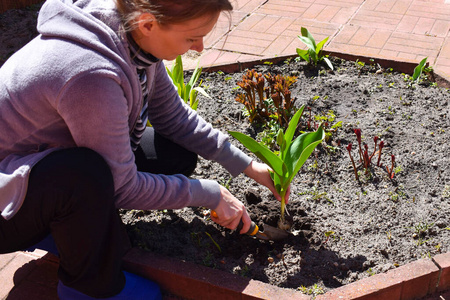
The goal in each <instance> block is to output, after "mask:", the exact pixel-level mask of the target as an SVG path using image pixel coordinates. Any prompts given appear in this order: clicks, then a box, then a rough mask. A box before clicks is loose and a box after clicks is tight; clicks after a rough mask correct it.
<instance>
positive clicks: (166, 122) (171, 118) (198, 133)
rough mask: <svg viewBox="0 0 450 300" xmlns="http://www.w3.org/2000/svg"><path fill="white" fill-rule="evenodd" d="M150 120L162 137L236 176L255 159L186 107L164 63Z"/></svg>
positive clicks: (158, 69) (158, 74)
mask: <svg viewBox="0 0 450 300" xmlns="http://www.w3.org/2000/svg"><path fill="white" fill-rule="evenodd" d="M153 86H154V88H153V93H152V97H151V100H150V102H149V119H150V123H151V124H152V126H153V127H154V128H155V130H156V131H158V133H159V134H161V135H164V136H165V137H166V138H168V139H170V140H172V141H174V142H176V143H178V144H180V145H182V146H183V147H185V148H186V149H188V150H190V151H192V152H195V153H197V154H199V155H201V156H202V157H204V158H206V159H209V160H214V161H216V162H218V163H220V164H221V165H222V166H223V167H224V168H225V169H226V170H227V171H228V172H230V174H231V175H232V176H237V175H239V174H240V173H241V172H242V171H243V170H244V169H245V168H246V167H247V166H248V165H249V164H250V162H251V158H250V157H249V156H248V155H246V154H245V153H243V152H242V151H241V150H239V149H238V148H237V147H235V146H233V145H232V144H231V143H230V142H229V140H228V136H227V135H225V134H223V133H222V132H220V131H219V130H217V129H214V128H213V127H212V125H211V124H210V123H208V122H206V121H205V120H204V119H203V118H202V117H201V116H199V115H198V114H197V112H196V111H194V110H192V109H191V108H190V107H189V106H188V105H186V104H185V103H184V102H183V101H182V100H181V99H180V97H179V96H178V93H177V91H176V89H175V87H174V85H173V83H172V81H171V80H170V78H169V76H168V75H167V72H166V71H165V67H164V64H163V63H162V62H161V63H159V66H158V68H157V70H156V76H154V83H153Z"/></svg>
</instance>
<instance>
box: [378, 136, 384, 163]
mask: <svg viewBox="0 0 450 300" xmlns="http://www.w3.org/2000/svg"><path fill="white" fill-rule="evenodd" d="M378 147H379V152H378V161H377V166H378V167H379V166H380V160H381V150H382V149H383V147H384V141H381V142H380V145H378Z"/></svg>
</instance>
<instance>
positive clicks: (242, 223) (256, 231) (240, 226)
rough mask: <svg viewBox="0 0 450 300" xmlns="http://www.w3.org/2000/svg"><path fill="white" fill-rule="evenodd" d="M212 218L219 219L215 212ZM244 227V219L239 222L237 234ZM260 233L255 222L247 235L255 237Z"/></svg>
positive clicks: (212, 213)
mask: <svg viewBox="0 0 450 300" xmlns="http://www.w3.org/2000/svg"><path fill="white" fill-rule="evenodd" d="M211 216H213V217H214V218H218V217H219V216H218V215H217V213H216V212H215V211H214V210H211ZM242 226H244V222H242V219H241V220H240V221H239V225H238V227H237V228H236V231H237V232H239V231H241V229H242ZM258 231H259V227H258V225H256V224H255V222H253V221H252V224H251V225H250V228H249V230H248V231H247V232H246V233H245V234H247V235H255V234H257V233H258Z"/></svg>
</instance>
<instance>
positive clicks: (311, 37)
mask: <svg viewBox="0 0 450 300" xmlns="http://www.w3.org/2000/svg"><path fill="white" fill-rule="evenodd" d="M300 32H301V33H302V36H304V37H306V38H307V39H308V40H309V43H310V44H311V47H310V48H311V49H314V50H316V41H315V40H314V38H313V36H312V35H311V33H309V31H308V29H306V28H305V27H302V28H301V29H300ZM305 44H306V43H305Z"/></svg>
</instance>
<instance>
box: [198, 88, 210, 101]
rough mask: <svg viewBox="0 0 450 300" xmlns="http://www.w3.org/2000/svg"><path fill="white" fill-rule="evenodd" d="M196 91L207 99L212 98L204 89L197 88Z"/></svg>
mask: <svg viewBox="0 0 450 300" xmlns="http://www.w3.org/2000/svg"><path fill="white" fill-rule="evenodd" d="M194 90H196V91H197V92H199V93H200V94H202V95H203V96H205V97H208V98H211V96H210V95H208V93H207V92H206V91H205V90H204V89H203V88H202V87H199V86H198V87H195V88H194Z"/></svg>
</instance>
